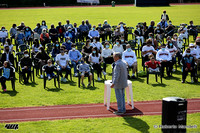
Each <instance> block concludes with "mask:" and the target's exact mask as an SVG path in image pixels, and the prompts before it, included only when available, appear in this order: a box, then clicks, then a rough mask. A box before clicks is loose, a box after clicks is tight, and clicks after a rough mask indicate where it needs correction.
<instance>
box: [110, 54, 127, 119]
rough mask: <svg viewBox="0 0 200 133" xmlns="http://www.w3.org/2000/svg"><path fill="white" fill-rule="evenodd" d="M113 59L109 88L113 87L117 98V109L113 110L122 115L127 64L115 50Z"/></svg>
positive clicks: (123, 112)
mask: <svg viewBox="0 0 200 133" xmlns="http://www.w3.org/2000/svg"><path fill="white" fill-rule="evenodd" d="M113 58H114V61H115V67H114V70H113V76H112V85H111V88H114V89H115V95H116V99H117V107H118V111H115V112H113V113H114V114H116V115H122V114H125V113H126V105H125V98H124V96H125V95H124V91H125V88H126V87H127V86H128V84H127V77H128V76H127V66H126V63H125V62H123V61H122V56H121V53H119V52H116V53H114V54H113Z"/></svg>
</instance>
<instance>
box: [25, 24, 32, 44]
mask: <svg viewBox="0 0 200 133" xmlns="http://www.w3.org/2000/svg"><path fill="white" fill-rule="evenodd" d="M24 35H25V41H26V42H28V45H30V43H31V41H32V40H33V31H32V30H31V28H30V27H28V26H26V27H25V30H24Z"/></svg>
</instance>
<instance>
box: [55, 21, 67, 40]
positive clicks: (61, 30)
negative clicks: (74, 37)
mask: <svg viewBox="0 0 200 133" xmlns="http://www.w3.org/2000/svg"><path fill="white" fill-rule="evenodd" d="M56 30H57V31H58V38H60V41H61V42H63V38H64V33H65V28H64V26H63V25H62V23H61V22H58V26H57V27H56Z"/></svg>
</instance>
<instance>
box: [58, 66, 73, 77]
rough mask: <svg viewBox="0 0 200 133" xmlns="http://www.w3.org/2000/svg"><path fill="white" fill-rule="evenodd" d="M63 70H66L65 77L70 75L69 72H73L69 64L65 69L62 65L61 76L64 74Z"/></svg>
mask: <svg viewBox="0 0 200 133" xmlns="http://www.w3.org/2000/svg"><path fill="white" fill-rule="evenodd" d="M63 71H64V72H66V74H65V78H67V77H68V74H70V72H71V68H70V67H69V66H67V67H66V68H65V69H62V68H61V67H60V70H59V74H60V76H61V77H63V75H62V72H63Z"/></svg>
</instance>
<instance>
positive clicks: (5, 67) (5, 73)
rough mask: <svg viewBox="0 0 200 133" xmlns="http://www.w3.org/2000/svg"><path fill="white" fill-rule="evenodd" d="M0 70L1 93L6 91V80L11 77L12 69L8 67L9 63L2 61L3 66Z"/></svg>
mask: <svg viewBox="0 0 200 133" xmlns="http://www.w3.org/2000/svg"><path fill="white" fill-rule="evenodd" d="M0 70H3V74H2V76H0V82H1V87H2V89H3V91H4V92H5V91H6V80H7V79H9V78H10V77H11V76H13V68H12V67H10V63H9V61H4V62H3V66H2V67H0Z"/></svg>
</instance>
